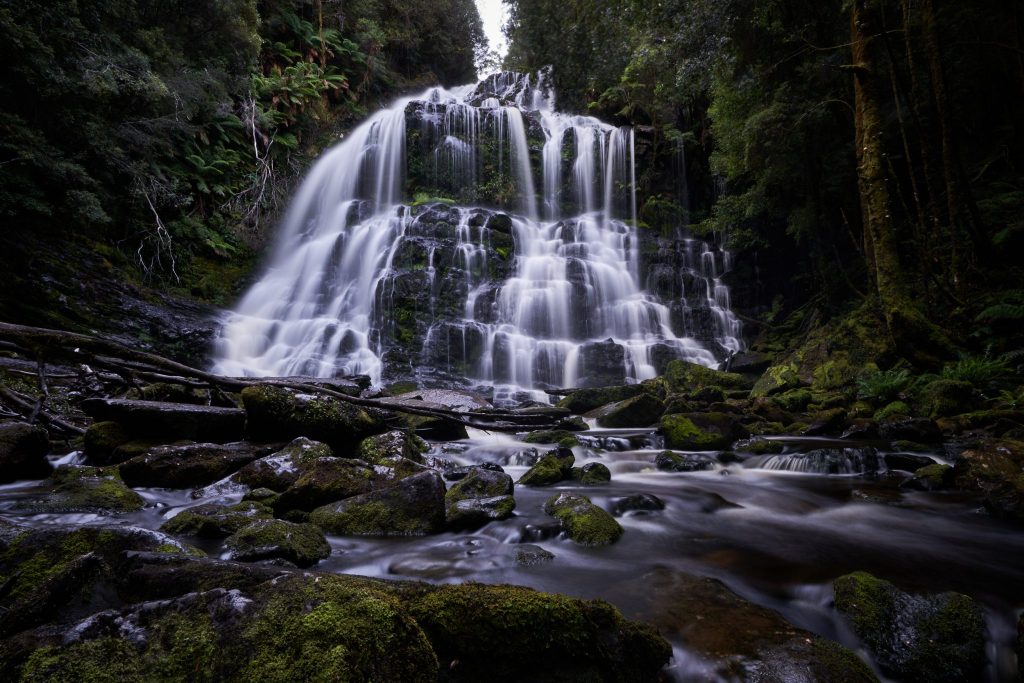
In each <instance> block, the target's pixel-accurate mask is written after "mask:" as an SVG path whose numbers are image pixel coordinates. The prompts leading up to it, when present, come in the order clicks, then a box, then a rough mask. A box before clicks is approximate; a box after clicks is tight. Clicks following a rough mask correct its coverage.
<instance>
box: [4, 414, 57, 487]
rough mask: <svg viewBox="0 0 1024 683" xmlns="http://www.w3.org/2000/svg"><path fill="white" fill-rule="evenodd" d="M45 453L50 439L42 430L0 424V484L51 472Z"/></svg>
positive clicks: (13, 424)
mask: <svg viewBox="0 0 1024 683" xmlns="http://www.w3.org/2000/svg"><path fill="white" fill-rule="evenodd" d="M49 451H50V437H49V435H48V434H47V432H46V430H45V429H43V428H42V427H39V426H37V425H30V424H26V423H24V422H3V423H0V484H6V483H9V482H12V481H17V480H18V479H41V478H43V477H45V476H46V475H48V474H49V473H50V471H51V470H52V469H53V468H52V467H51V466H50V463H49V462H48V461H47V459H46V454H47V453H48V452H49Z"/></svg>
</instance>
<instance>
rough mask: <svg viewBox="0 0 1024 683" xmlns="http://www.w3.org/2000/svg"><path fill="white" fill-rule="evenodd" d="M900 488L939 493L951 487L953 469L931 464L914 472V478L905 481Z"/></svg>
mask: <svg viewBox="0 0 1024 683" xmlns="http://www.w3.org/2000/svg"><path fill="white" fill-rule="evenodd" d="M900 486H901V487H903V488H907V489H913V490H915V491H941V490H942V489H948V488H951V487H952V486H953V468H952V467H951V466H949V465H943V464H941V463H933V464H931V465H925V466H924V467H921V468H918V469H916V470H914V476H912V477H911V478H910V479H907V480H906V481H904V482H903V483H902V484H900Z"/></svg>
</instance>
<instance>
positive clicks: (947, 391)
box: [917, 379, 978, 418]
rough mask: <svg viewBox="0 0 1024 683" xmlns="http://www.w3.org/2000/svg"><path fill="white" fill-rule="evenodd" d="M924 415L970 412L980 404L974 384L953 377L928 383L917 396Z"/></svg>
mask: <svg viewBox="0 0 1024 683" xmlns="http://www.w3.org/2000/svg"><path fill="white" fill-rule="evenodd" d="M917 405H918V407H919V408H920V410H921V414H922V415H927V416H928V417H931V418H939V417H950V416H952V415H959V414H960V413H966V412H969V411H970V410H971V409H972V408H974V407H975V406H976V405H978V398H977V396H976V395H975V391H974V385H972V384H971V383H970V382H962V381H959V380H952V379H937V380H935V381H934V382H929V383H928V384H926V385H925V386H924V387H923V388H922V389H921V391H920V392H919V393H918V396H917Z"/></svg>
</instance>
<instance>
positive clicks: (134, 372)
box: [0, 322, 563, 431]
mask: <svg viewBox="0 0 1024 683" xmlns="http://www.w3.org/2000/svg"><path fill="white" fill-rule="evenodd" d="M0 348H3V349H7V350H12V351H17V352H19V353H22V354H24V355H25V356H27V357H28V358H33V359H36V361H37V363H38V364H39V366H38V367H39V368H40V373H42V368H43V364H44V363H47V362H49V363H53V362H66V363H70V364H72V365H76V366H81V365H88V364H92V365H95V366H97V367H101V368H104V369H106V370H108V371H111V372H114V373H116V374H117V375H119V376H120V377H122V378H124V380H125V382H126V384H128V385H132V384H134V383H135V380H136V379H144V380H149V381H161V382H172V383H177V384H183V385H185V386H189V387H193V388H211V389H212V388H218V389H221V390H225V391H241V390H242V389H244V388H246V387H251V386H267V385H270V386H277V387H282V388H286V389H292V390H295V391H301V392H305V393H310V394H320V395H324V396H330V397H331V398H334V399H337V400H339V401H344V402H346V403H351V404H353V405H357V406H361V407H364V408H377V409H381V410H385V411H391V412H400V413H406V414H410V415H419V416H424V417H433V418H440V419H444V420H450V421H452V422H458V423H461V424H463V425H465V426H467V427H475V428H479V429H485V430H493V431H524V430H534V429H543V428H547V427H553V426H555V425H557V423H558V422H559V421H560V419H561V418H562V417H563V416H562V415H560V414H556V412H555V411H554V410H552V413H551V414H549V415H545V414H544V413H543V412H540V413H538V412H537V411H533V412H531V413H520V412H517V411H514V410H502V409H488V410H486V411H469V412H460V411H457V410H452V409H449V408H444V407H440V406H427V405H424V406H415V405H408V404H407V402H402V403H397V402H391V401H388V400H386V399H385V400H381V399H373V398H362V397H358V396H349V395H348V394H345V393H342V392H340V391H335V390H333V389H330V388H327V387H324V386H319V385H316V384H312V383H309V382H302V381H291V380H288V379H280V378H274V379H261V378H258V377H226V376H223V375H217V374H214V373H212V372H207V371H205V370H200V369H198V368H193V367H189V366H188V365H184V364H182V363H179V362H177V361H174V360H171V359H169V358H164V357H163V356H159V355H157V354H154V353H149V352H147V351H140V350H138V349H133V348H130V347H127V346H124V345H123V344H120V343H118V342H115V341H111V340H109V339H103V338H101V337H94V336H91V335H87V334H80V333H77V332H68V331H64V330H52V329H46V328H41V327H29V326H25V325H14V324H11V323H2V322H0ZM44 418H46V419H48V420H50V421H51V422H53V424H59V423H58V422H57V421H58V420H59V418H56V416H52V415H51V416H49V417H46V416H44ZM64 424H65V425H66V426H67V427H68V428H71V429H72V430H74V431H79V430H80V428H77V427H75V426H74V425H70V424H68V423H64Z"/></svg>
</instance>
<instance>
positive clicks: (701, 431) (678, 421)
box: [661, 412, 747, 451]
mask: <svg viewBox="0 0 1024 683" xmlns="http://www.w3.org/2000/svg"><path fill="white" fill-rule="evenodd" d="M661 431H662V433H663V434H664V435H665V446H666V447H667V448H671V449H675V450H681V451H713V450H724V449H727V448H729V447H730V446H731V445H732V442H733V441H735V440H736V439H737V438H740V437H743V436H746V435H747V434H746V430H745V429H743V427H742V426H741V425H740V424H739V423H738V422H737V420H736V417H735V416H733V415H729V414H727V413H713V412H709V413H684V414H681V415H665V416H664V417H662V418H661Z"/></svg>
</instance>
